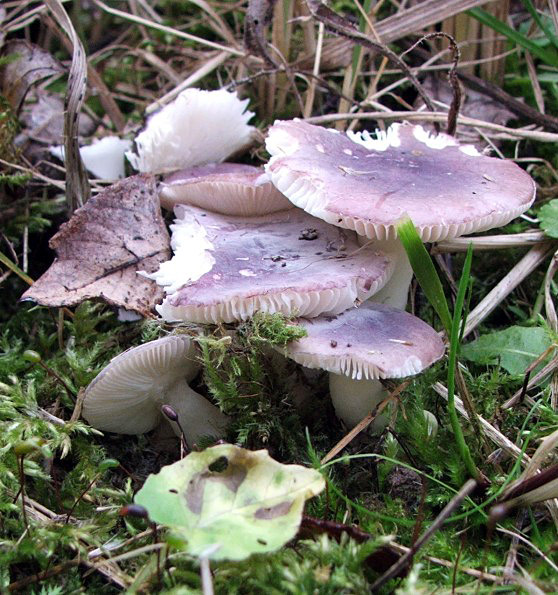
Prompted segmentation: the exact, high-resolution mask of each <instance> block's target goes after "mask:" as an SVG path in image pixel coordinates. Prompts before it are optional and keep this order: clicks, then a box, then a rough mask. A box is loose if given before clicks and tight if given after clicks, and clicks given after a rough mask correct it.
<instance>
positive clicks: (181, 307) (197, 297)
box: [150, 205, 393, 324]
mask: <svg viewBox="0 0 558 595" xmlns="http://www.w3.org/2000/svg"><path fill="white" fill-rule="evenodd" d="M175 210H176V214H177V217H178V219H177V220H176V222H175V224H174V225H173V226H172V231H173V234H172V246H173V249H174V252H175V256H174V257H173V259H171V260H170V261H168V262H166V263H163V264H162V265H161V267H160V269H159V271H158V272H156V273H153V274H152V275H150V278H152V279H155V280H156V281H157V282H158V283H159V285H163V286H165V290H166V292H167V297H166V298H165V300H164V302H163V304H162V305H161V306H158V307H157V310H158V312H159V313H160V314H161V315H162V316H163V318H164V319H165V320H169V321H176V320H186V321H190V322H200V323H214V324H215V323H219V322H233V321H236V320H244V319H246V318H249V317H250V316H252V315H253V314H254V313H255V312H268V313H274V312H281V313H283V314H286V315H301V316H308V317H313V316H318V315H319V314H322V313H330V314H336V313H338V312H342V311H343V310H346V309H347V308H350V307H352V306H354V304H355V303H359V302H360V301H362V300H365V299H367V298H368V297H370V296H371V295H373V294H374V293H375V292H376V291H378V290H379V289H381V287H383V285H384V284H385V282H386V281H387V280H388V279H389V277H390V275H391V273H392V271H393V265H392V263H391V261H390V259H389V258H388V257H387V256H385V255H384V254H383V253H382V252H380V251H378V250H377V249H376V248H375V247H374V246H373V245H372V246H370V247H366V248H361V247H359V245H358V244H357V238H356V235H355V234H354V233H352V232H347V231H344V230H341V229H339V228H338V227H334V226H332V225H329V224H328V223H325V222H324V221H322V220H320V219H316V218H314V217H312V216H310V215H308V214H307V213H305V212H304V211H301V210H300V209H289V210H287V211H279V212H276V213H272V214H269V215H265V216H258V217H250V218H246V217H233V216H230V215H219V214H216V213H211V212H209V211H204V210H202V209H198V208H197V207H193V206H187V205H180V206H178V207H176V209H175Z"/></svg>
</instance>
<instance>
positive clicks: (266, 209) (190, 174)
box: [160, 163, 293, 216]
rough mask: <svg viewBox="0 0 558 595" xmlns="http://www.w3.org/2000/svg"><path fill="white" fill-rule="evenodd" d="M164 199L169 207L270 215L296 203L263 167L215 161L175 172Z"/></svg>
mask: <svg viewBox="0 0 558 595" xmlns="http://www.w3.org/2000/svg"><path fill="white" fill-rule="evenodd" d="M160 199H161V206H163V207H164V208H165V209H169V210H172V209H173V208H174V206H175V205H177V204H191V205H194V206H196V207H200V208H202V209H208V210H209V211H213V212H214V213H222V214H224V215H245V216H252V215H266V214H267V213H274V212H275V211H282V210H284V209H289V208H291V207H292V206H293V205H292V203H291V202H289V200H288V199H287V198H286V197H285V196H283V195H282V194H281V193H280V192H279V190H277V188H275V186H274V185H273V184H272V183H271V181H270V180H269V177H268V176H267V174H266V173H265V172H264V170H263V169H262V168H259V167H255V166H253V165H243V164H240V163H213V164H210V165H201V166H197V167H190V168H188V169H183V170H181V171H178V172H175V173H173V174H172V175H170V176H168V177H166V178H165V179H164V180H163V183H162V184H161V191H160Z"/></svg>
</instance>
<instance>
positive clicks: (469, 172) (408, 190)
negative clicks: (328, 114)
mask: <svg viewBox="0 0 558 595" xmlns="http://www.w3.org/2000/svg"><path fill="white" fill-rule="evenodd" d="M266 147H267V150H268V151H269V153H270V154H271V156H272V157H271V159H270V161H269V163H268V165H267V167H266V171H267V172H268V173H269V175H270V177H271V181H272V182H273V183H274V184H275V186H277V188H278V189H279V190H280V191H281V192H282V193H283V194H284V195H285V196H286V197H287V198H288V199H289V200H290V201H291V202H292V203H293V204H295V205H296V206H298V207H300V208H302V209H304V210H305V211H307V212H308V213H310V214H312V215H314V216H315V217H319V218H320V219H323V220H324V221H327V222H328V223H332V224H333V225H337V226H339V227H343V228H346V229H352V230H355V231H356V232H357V234H359V235H360V236H364V237H366V238H368V239H375V240H381V241H382V244H380V245H381V249H382V250H383V251H385V252H388V253H389V252H391V253H392V254H394V255H396V256H397V259H398V265H397V268H396V271H395V273H394V275H393V277H392V279H391V280H390V283H389V284H388V285H387V286H386V287H385V288H384V290H383V291H382V292H380V294H379V295H378V296H377V297H376V298H375V299H378V300H380V301H382V302H384V303H389V304H390V305H392V306H394V307H400V308H405V306H406V303H407V294H408V289H409V283H410V281H411V277H412V270H411V267H410V265H409V262H408V260H407V257H406V255H405V252H404V250H403V249H402V246H401V244H400V242H399V241H398V240H396V237H397V231H396V228H397V224H398V223H399V222H400V221H401V219H402V218H404V217H405V216H409V217H410V218H411V220H412V221H413V223H414V225H415V226H416V228H417V230H418V232H419V234H420V236H421V238H422V240H423V241H425V242H435V241H440V240H444V239H447V238H455V237H457V236H460V235H463V234H468V233H472V232H474V231H485V230H487V229H491V228H493V227H498V226H500V225H504V224H506V223H508V222H509V221H511V220H512V219H514V218H515V217H517V216H518V215H520V214H521V213H523V212H524V211H526V210H527V209H528V208H529V207H530V205H531V204H532V202H533V200H534V198H535V184H534V182H533V180H532V179H531V177H530V176H529V175H528V174H527V173H526V172H524V171H523V170H522V169H521V168H520V167H519V166H517V165H516V164H515V163H513V162H511V161H506V160H503V159H496V158H493V157H487V156H485V155H482V154H480V153H479V152H478V151H477V150H476V149H475V148H474V147H473V146H470V145H467V146H460V145H459V143H458V142H457V141H456V140H455V139H454V138H453V137H451V136H448V135H446V134H439V135H437V136H431V135H430V134H429V133H427V132H426V131H425V130H424V129H423V128H422V127H421V126H412V125H409V124H393V125H392V126H390V128H389V129H388V130H387V132H386V133H378V138H372V137H371V135H370V134H369V133H368V132H366V131H365V132H361V133H353V132H348V133H347V135H345V134H342V133H340V132H338V131H337V130H332V129H326V128H322V127H320V126H313V125H311V124H307V123H306V122H302V121H299V120H291V121H285V122H280V121H279V122H276V123H275V124H274V125H273V126H272V127H271V128H270V130H269V135H268V137H267V141H266ZM364 241H366V240H364ZM376 245H378V244H376Z"/></svg>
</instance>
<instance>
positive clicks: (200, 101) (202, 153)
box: [126, 89, 255, 174]
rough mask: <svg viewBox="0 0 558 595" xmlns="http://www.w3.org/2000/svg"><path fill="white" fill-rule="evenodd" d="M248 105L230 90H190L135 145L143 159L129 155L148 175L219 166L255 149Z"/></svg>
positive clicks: (154, 118)
mask: <svg viewBox="0 0 558 595" xmlns="http://www.w3.org/2000/svg"><path fill="white" fill-rule="evenodd" d="M247 106H248V99H244V100H240V99H239V98H238V97H237V96H236V93H229V92H228V91H226V90H225V89H219V90H218V91H202V90H201V89H186V90H185V91H182V93H180V95H178V97H177V98H176V99H175V100H174V101H172V102H171V103H169V104H167V105H166V106H164V107H163V108H161V109H160V110H159V111H158V112H157V113H155V114H153V115H152V116H151V117H150V118H149V119H148V121H147V125H146V127H145V129H144V130H143V131H142V132H140V134H138V136H137V137H136V139H135V143H136V148H137V154H136V153H133V152H131V151H130V152H128V153H126V156H127V157H128V160H129V161H130V163H131V164H132V166H133V167H134V168H135V169H137V170H138V171H140V172H142V173H153V174H159V173H169V172H172V171H175V170H179V169H184V168H186V167H193V166H194V165H203V164H205V163H218V162H220V161H224V160H225V159H226V158H227V157H229V156H230V155H232V154H233V153H236V152H238V151H240V150H242V149H245V148H246V147H247V146H248V145H250V144H251V142H252V139H253V135H254V131H255V128H254V127H253V126H249V125H248V121H249V120H250V119H251V118H252V116H253V115H254V114H253V112H250V111H248V110H247V109H246V108H247Z"/></svg>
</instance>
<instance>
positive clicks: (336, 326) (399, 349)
mask: <svg viewBox="0 0 558 595" xmlns="http://www.w3.org/2000/svg"><path fill="white" fill-rule="evenodd" d="M297 324H299V325H300V326H301V327H302V328H304V329H305V330H306V332H307V336H306V337H303V338H302V339H299V340H298V341H293V342H292V343H289V344H288V345H287V347H286V348H285V349H284V353H285V354H286V355H287V356H288V357H290V358H291V359H293V360H295V361H296V362H298V363H300V364H302V365H303V366H306V367H308V368H321V369H322V370H327V371H328V372H332V373H333V374H332V375H331V376H330V391H331V396H332V400H333V402H334V406H335V409H336V411H337V414H338V416H339V417H340V418H341V419H342V420H343V421H344V422H345V423H346V424H347V425H350V426H352V425H356V424H357V423H358V422H359V421H360V420H361V419H362V417H364V415H366V414H367V413H369V412H370V411H371V410H372V409H373V408H374V407H376V405H378V403H379V402H381V401H382V400H383V398H385V393H384V391H383V387H382V385H381V383H380V382H378V380H376V379H380V378H381V379H386V378H404V377H406V376H412V375H415V374H418V373H419V372H421V371H422V370H424V369H425V368H427V367H428V366H430V365H432V364H433V363H434V362H436V361H437V360H439V359H440V358H441V357H442V356H443V355H444V343H443V341H442V339H441V338H440V336H439V335H438V333H437V332H436V331H435V330H434V329H433V328H431V327H430V326H429V325H428V324H426V323H425V322H423V321H422V320H420V319H419V318H417V317H416V316H413V315H412V314H409V313H408V312H404V311H402V310H397V309H395V308H391V307H389V306H385V305H383V304H376V303H373V302H370V301H368V302H365V303H364V304H362V305H361V306H360V307H359V308H352V309H350V310H347V311H346V312H343V313H342V314H339V315H338V316H320V317H318V318H313V319H311V320H305V319H299V320H297ZM344 380H347V382H345V381H344ZM354 380H357V381H361V382H359V383H357V384H353V381H354ZM366 380H368V381H369V382H368V383H367V384H364V381H366Z"/></svg>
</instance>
